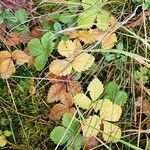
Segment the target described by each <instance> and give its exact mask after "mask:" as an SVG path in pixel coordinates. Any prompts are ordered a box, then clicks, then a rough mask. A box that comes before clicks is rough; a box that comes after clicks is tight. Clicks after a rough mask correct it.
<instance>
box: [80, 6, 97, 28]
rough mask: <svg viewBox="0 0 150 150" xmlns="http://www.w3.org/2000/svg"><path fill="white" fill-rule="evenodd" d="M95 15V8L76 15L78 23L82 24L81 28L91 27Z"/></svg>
mask: <svg viewBox="0 0 150 150" xmlns="http://www.w3.org/2000/svg"><path fill="white" fill-rule="evenodd" d="M96 16H97V11H96V10H95V9H90V10H86V11H84V12H83V13H81V14H80V15H79V17H78V25H79V26H82V28H83V29H86V28H90V27H92V25H93V23H94V22H95V19H96Z"/></svg>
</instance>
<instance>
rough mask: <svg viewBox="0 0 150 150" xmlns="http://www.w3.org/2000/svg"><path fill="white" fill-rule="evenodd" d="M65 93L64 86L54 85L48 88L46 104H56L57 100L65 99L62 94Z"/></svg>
mask: <svg viewBox="0 0 150 150" xmlns="http://www.w3.org/2000/svg"><path fill="white" fill-rule="evenodd" d="M65 92H66V87H65V85H64V84H58V83H56V84H54V85H52V86H51V87H50V89H49V92H48V97H47V102H48V103H52V102H57V101H59V100H62V99H65V95H64V93H65Z"/></svg>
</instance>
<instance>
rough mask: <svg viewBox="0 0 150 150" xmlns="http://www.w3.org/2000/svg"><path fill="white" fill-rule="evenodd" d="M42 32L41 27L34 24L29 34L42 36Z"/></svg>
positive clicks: (36, 36)
mask: <svg viewBox="0 0 150 150" xmlns="http://www.w3.org/2000/svg"><path fill="white" fill-rule="evenodd" d="M42 34H43V31H42V28H41V27H40V26H35V27H33V29H32V30H31V33H30V36H32V37H34V38H39V37H41V36H42Z"/></svg>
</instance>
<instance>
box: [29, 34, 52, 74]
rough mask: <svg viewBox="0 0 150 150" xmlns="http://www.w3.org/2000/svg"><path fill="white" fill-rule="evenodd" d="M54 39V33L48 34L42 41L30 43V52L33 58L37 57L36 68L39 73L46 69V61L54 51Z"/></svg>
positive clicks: (36, 40)
mask: <svg viewBox="0 0 150 150" xmlns="http://www.w3.org/2000/svg"><path fill="white" fill-rule="evenodd" d="M53 39H54V37H52V33H51V32H47V33H46V34H44V35H43V36H42V38H41V41H40V40H39V39H37V38H34V39H32V40H31V41H30V42H29V43H28V49H29V52H30V53H31V55H32V56H34V57H36V58H35V62H34V66H35V67H36V69H37V70H38V71H40V70H42V69H43V68H44V66H45V64H46V61H47V59H48V57H49V56H50V54H51V52H52V50H53V47H54V43H53ZM44 59H45V60H44Z"/></svg>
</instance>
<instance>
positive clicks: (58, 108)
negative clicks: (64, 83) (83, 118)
mask: <svg viewBox="0 0 150 150" xmlns="http://www.w3.org/2000/svg"><path fill="white" fill-rule="evenodd" d="M67 112H68V113H72V114H74V112H75V108H74V107H68V106H66V105H64V104H61V103H59V104H56V105H54V107H53V108H52V109H51V111H50V114H49V118H50V119H51V120H55V121H56V120H59V119H61V117H62V116H63V115H64V114H65V113H67Z"/></svg>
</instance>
